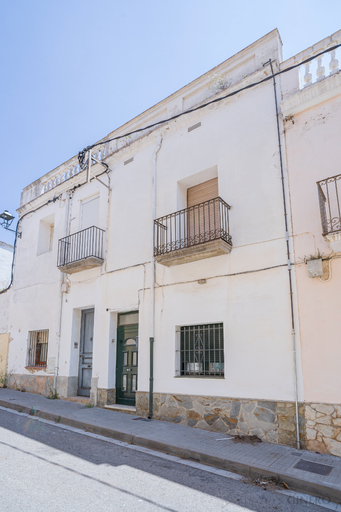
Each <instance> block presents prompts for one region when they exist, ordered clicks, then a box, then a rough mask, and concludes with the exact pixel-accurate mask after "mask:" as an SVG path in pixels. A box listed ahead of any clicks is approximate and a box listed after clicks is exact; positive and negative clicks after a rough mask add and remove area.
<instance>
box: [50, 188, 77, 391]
mask: <svg viewBox="0 0 341 512" xmlns="http://www.w3.org/2000/svg"><path fill="white" fill-rule="evenodd" d="M70 197H71V201H72V198H73V192H71V191H68V192H67V199H66V213H65V235H67V234H69V233H70V226H71V218H70V219H69V212H70V211H71V208H70ZM64 279H65V274H64V273H61V276H60V287H59V307H58V320H57V324H58V330H57V333H56V359H55V365H54V376H53V390H54V394H55V395H56V394H57V377H58V368H59V352H60V336H61V331H62V313H63V294H64V290H63V288H64V286H63V285H64Z"/></svg>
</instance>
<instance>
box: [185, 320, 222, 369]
mask: <svg viewBox="0 0 341 512" xmlns="http://www.w3.org/2000/svg"><path fill="white" fill-rule="evenodd" d="M179 352H180V361H179V363H180V375H190V376H198V375H200V376H203V377H204V376H205V377H209V376H215V377H224V333H223V324H222V323H221V324H206V325H192V326H188V327H181V328H180V350H179Z"/></svg>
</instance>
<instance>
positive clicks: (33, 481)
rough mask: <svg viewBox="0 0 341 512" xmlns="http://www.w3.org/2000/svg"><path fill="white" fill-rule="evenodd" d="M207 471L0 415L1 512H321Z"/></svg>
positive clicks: (4, 413) (15, 416)
mask: <svg viewBox="0 0 341 512" xmlns="http://www.w3.org/2000/svg"><path fill="white" fill-rule="evenodd" d="M170 459H173V460H170ZM211 471H212V469H210V468H208V470H205V469H197V468H195V467H193V466H191V463H190V462H185V461H182V463H179V462H176V461H174V458H171V457H170V458H169V459H167V457H166V456H165V455H162V456H158V454H157V453H156V452H153V453H144V452H141V451H139V450H138V448H136V447H134V448H133V449H132V448H129V447H124V446H120V445H118V444H114V443H113V442H109V441H105V440H100V439H97V438H94V437H89V436H87V435H84V434H81V433H76V432H73V431H70V430H65V427H63V426H62V425H60V426H59V425H56V426H55V425H51V424H49V423H46V422H45V423H44V422H41V421H38V420H36V419H31V418H29V417H26V416H23V415H19V414H15V413H13V412H7V411H4V410H0V478H1V480H0V511H1V512H7V511H10V512H16V511H23V512H31V511H34V512H40V511H42V512H46V511H49V512H55V511H56V512H64V511H66V512H78V511H79V512H102V511H103V512H107V511H143V512H156V511H170V512H175V511H177V512H178V511H179V512H187V511H188V512H193V511H195V512H201V511H202V512H211V511H212V512H213V511H214V512H217V511H219V510H222V511H224V512H227V511H228V512H230V511H233V512H247V511H259V512H264V511H265V512H267V511H273V510H275V511H278V512H279V511H288V512H289V511H290V512H291V511H295V512H300V511H305V512H307V511H309V512H310V511H311V512H314V511H320V512H321V511H323V510H326V509H325V508H324V507H321V506H317V505H314V504H313V498H312V500H311V501H310V503H307V502H304V501H303V502H302V501H300V500H298V499H297V498H294V497H290V496H284V495H281V494H278V493H276V492H273V491H271V490H264V489H262V488H261V487H257V486H254V485H250V484H247V483H244V482H243V481H242V480H234V479H230V478H226V477H225V476H221V475H219V474H215V473H212V472H211Z"/></svg>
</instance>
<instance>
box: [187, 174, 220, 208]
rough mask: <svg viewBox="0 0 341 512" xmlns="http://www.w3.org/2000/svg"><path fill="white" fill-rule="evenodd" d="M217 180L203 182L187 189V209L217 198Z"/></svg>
mask: <svg viewBox="0 0 341 512" xmlns="http://www.w3.org/2000/svg"><path fill="white" fill-rule="evenodd" d="M218 195H219V194H218V178H213V179H212V180H208V181H205V182H204V183H200V184H199V185H195V186H194V187H191V188H188V189H187V207H188V208H189V207H190V206H194V205H196V204H199V203H203V202H204V201H209V200H210V199H214V198H215V197H218Z"/></svg>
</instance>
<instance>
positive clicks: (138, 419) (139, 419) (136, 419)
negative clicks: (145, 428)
mask: <svg viewBox="0 0 341 512" xmlns="http://www.w3.org/2000/svg"><path fill="white" fill-rule="evenodd" d="M132 419H133V420H135V421H152V420H150V419H149V418H141V417H140V416H139V417H138V418H132Z"/></svg>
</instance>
